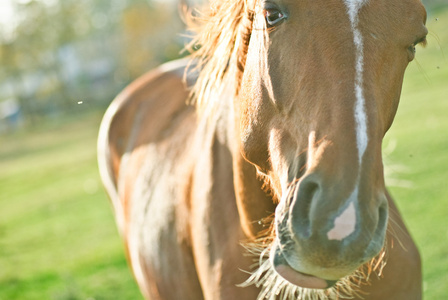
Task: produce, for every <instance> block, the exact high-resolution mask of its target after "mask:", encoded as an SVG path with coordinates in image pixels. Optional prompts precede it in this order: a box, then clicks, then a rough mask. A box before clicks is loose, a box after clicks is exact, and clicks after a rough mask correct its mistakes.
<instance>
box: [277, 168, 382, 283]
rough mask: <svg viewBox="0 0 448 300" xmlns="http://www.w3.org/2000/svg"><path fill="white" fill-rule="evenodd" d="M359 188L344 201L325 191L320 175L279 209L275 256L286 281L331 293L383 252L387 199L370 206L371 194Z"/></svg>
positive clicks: (287, 197) (285, 198)
mask: <svg viewBox="0 0 448 300" xmlns="http://www.w3.org/2000/svg"><path fill="white" fill-rule="evenodd" d="M359 189H360V190H358V187H357V188H356V189H355V190H354V191H353V192H352V193H351V195H350V194H349V195H350V196H348V198H347V197H345V198H346V199H342V198H341V199H340V198H338V197H337V196H335V195H331V193H329V192H328V190H330V191H335V190H336V189H335V188H334V187H329V188H328V187H327V189H326V190H325V189H324V187H323V185H322V184H320V182H319V180H318V178H317V177H316V176H305V177H304V178H303V179H302V180H301V181H299V183H298V184H294V185H291V187H290V188H289V189H288V191H287V193H286V195H283V197H282V200H281V201H280V203H279V205H278V206H277V208H276V212H275V230H276V239H275V241H274V244H273V246H272V248H271V252H270V260H271V263H272V266H273V268H274V269H275V270H276V272H277V273H278V274H279V275H280V276H281V277H283V278H284V279H286V280H287V281H289V282H290V283H293V284H295V285H297V286H300V287H304V288H313V289H326V288H330V287H332V286H333V285H335V284H336V282H337V281H338V280H340V279H341V278H344V277H346V276H350V275H351V274H353V272H354V271H356V270H357V269H358V268H359V267H360V266H362V265H363V264H365V263H367V262H368V261H370V260H371V259H372V258H374V257H375V256H376V255H377V254H378V253H379V252H380V251H381V249H382V248H383V245H384V239H385V233H386V228H387V219H388V213H387V211H388V207H387V200H386V197H385V196H384V194H381V193H378V194H379V196H378V197H376V198H375V199H373V200H371V199H370V198H371V197H373V196H370V198H369V199H367V200H369V201H366V199H365V197H366V196H365V195H366V192H368V191H366V190H365V189H362V187H359ZM360 191H362V192H363V194H362V195H363V196H361V192H360ZM372 194H373V193H367V195H372ZM331 200H333V201H331Z"/></svg>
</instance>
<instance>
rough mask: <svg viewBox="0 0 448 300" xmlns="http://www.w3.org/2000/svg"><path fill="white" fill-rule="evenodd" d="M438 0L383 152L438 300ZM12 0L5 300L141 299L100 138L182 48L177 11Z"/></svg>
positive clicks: (0, 162)
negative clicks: (124, 96) (106, 183)
mask: <svg viewBox="0 0 448 300" xmlns="http://www.w3.org/2000/svg"><path fill="white" fill-rule="evenodd" d="M0 1H4V0H0ZM425 2H426V5H427V8H428V11H429V15H428V28H429V30H430V35H429V37H428V42H429V44H428V46H427V47H426V48H425V49H423V48H421V47H418V48H417V52H418V53H417V60H416V61H414V62H412V63H411V65H410V66H409V68H408V71H407V73H406V78H405V83H404V87H403V94H402V102H401V104H400V108H399V111H398V115H397V117H396V120H395V123H394V125H393V126H392V129H391V130H390V132H389V133H388V134H387V136H386V139H385V149H384V153H385V160H386V161H387V169H386V171H387V177H388V183H389V185H391V186H392V187H391V191H392V194H393V195H394V197H395V198H396V199H397V202H398V205H399V207H400V209H401V211H402V213H403V216H404V218H405V220H406V222H407V224H408V225H409V228H410V230H411V232H412V234H413V236H414V238H415V240H416V242H417V244H418V245H419V247H420V250H421V253H422V256H423V261H424V289H425V291H424V292H425V299H430V300H439V299H440V300H443V299H446V295H447V294H448V226H447V225H448V221H447V216H448V188H447V179H448V155H447V153H448V118H447V113H448V96H447V95H448V30H447V28H448V5H447V3H446V1H445V0H433V1H425ZM0 4H1V3H0ZM13 4H14V6H15V7H16V15H15V18H14V20H15V23H14V24H15V26H9V27H3V26H2V27H0V300H10V299H57V300H68V299H72V300H77V299H91V300H93V299H96V300H100V299H141V295H140V293H139V291H138V288H137V287H136V284H135V283H134V280H133V278H132V275H131V273H130V272H129V269H128V266H127V264H126V261H125V256H124V253H123V247H122V244H121V241H120V239H119V237H118V234H117V231H116V229H115V223H114V220H113V215H112V210H111V208H110V205H109V203H108V200H107V197H106V195H105V193H104V192H103V190H102V188H101V184H100V181H99V177H98V171H97V166H96V153H95V151H96V148H95V143H96V136H97V131H98V126H99V122H100V119H101V115H102V113H103V111H104V109H105V107H106V106H107V105H108V103H109V102H110V101H111V99H112V98H113V97H114V95H116V94H117V93H118V91H119V90H120V89H121V88H122V87H123V86H125V85H126V84H127V83H129V82H130V81H131V80H132V79H134V78H136V77H137V76H139V75H140V74H142V73H144V72H145V71H146V70H148V69H150V68H152V67H154V66H155V65H157V64H159V63H161V62H163V61H165V60H169V59H172V58H175V57H177V56H178V55H179V54H178V53H179V50H180V49H181V48H182V46H183V44H184V40H183V38H182V37H181V36H180V35H178V33H179V32H182V31H183V27H182V23H181V22H180V20H179V18H178V17H177V6H176V4H175V3H174V2H172V1H155V0H153V1H146V0H127V1H126V0H77V1H75V0H41V1H37V0H31V1H26V0H17V1H13ZM11 99H13V100H11ZM5 102H6V103H14V102H17V103H18V104H19V105H18V107H19V109H18V111H19V116H17V115H16V118H15V119H14V118H12V117H11V116H10V115H9V116H7V117H5V116H3V118H2V117H1V111H2V109H1V107H2V106H1V103H5ZM80 102H82V103H81V104H78V103H80ZM16 107H17V105H16ZM6 111H8V109H6ZM9 111H11V109H9ZM4 115H5V114H4ZM17 120H19V121H17Z"/></svg>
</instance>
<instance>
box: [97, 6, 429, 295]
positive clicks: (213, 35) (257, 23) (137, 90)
mask: <svg viewBox="0 0 448 300" xmlns="http://www.w3.org/2000/svg"><path fill="white" fill-rule="evenodd" d="M425 19H426V12H425V9H424V7H423V6H422V4H421V2H420V1H419V0H312V1H299V0H269V1H268V0H266V1H264V0H263V1H262V0H216V1H213V4H212V6H211V9H210V10H209V11H208V13H206V14H205V15H202V16H201V22H200V23H199V25H198V26H196V27H195V29H196V30H197V36H196V39H195V40H194V42H193V43H194V44H195V45H199V47H196V48H198V50H196V52H195V53H193V57H196V59H194V60H193V63H192V64H195V65H196V66H193V67H192V68H190V70H196V71H195V72H193V71H192V72H189V73H188V75H187V76H186V81H183V74H184V72H185V69H186V65H187V62H186V61H178V62H174V63H170V64H167V65H163V66H161V67H160V68H158V69H156V70H154V71H152V72H150V73H148V74H147V75H145V76H143V77H142V78H140V79H138V80H137V81H136V82H134V83H133V84H131V85H130V86H129V87H127V88H126V89H125V90H124V91H123V92H122V93H121V94H120V95H119V96H118V97H117V99H115V100H114V102H113V103H112V105H111V106H110V108H109V109H108V111H107V112H106V115H105V117H104V120H103V123H102V125H101V130H100V136H99V165H100V172H101V175H102V179H103V182H104V184H105V186H106V189H107V191H108V193H109V195H110V197H111V199H112V203H113V206H114V209H115V215H116V219H117V223H118V227H119V230H120V232H121V234H122V236H123V239H124V241H125V245H126V250H127V254H128V259H129V262H130V265H131V266H132V270H133V272H134V274H135V278H136V280H137V282H138V284H139V286H140V289H141V291H142V293H143V294H144V296H145V297H146V298H147V299H176V300H177V299H194V300H196V299H336V298H342V297H353V298H355V299H360V298H364V299H378V300H379V299H381V300H384V299H393V300H399V299H406V300H410V299H421V266H420V257H419V253H418V251H417V248H416V246H415V244H414V242H413V241H412V239H411V237H410V235H409V233H408V231H407V230H406V227H405V225H404V224H403V221H402V218H401V217H400V215H399V213H398V211H397V208H396V206H395V205H394V202H393V200H392V199H391V197H390V195H389V194H388V192H387V190H386V188H385V183H384V175H383V164H382V154H381V144H382V139H383V136H384V134H385V133H386V131H387V130H388V128H389V127H390V125H391V124H392V121H393V118H394V115H395V112H396V109H397V106H398V102H399V97H400V92H401V86H402V80H403V74H404V71H405V69H406V66H407V65H408V63H409V62H410V61H411V60H413V58H414V55H415V45H417V44H419V43H424V42H425V36H426V34H427V30H426V28H425V25H424V24H425ZM184 82H186V84H185V83H184ZM188 87H192V94H191V95H192V96H191V99H193V100H194V101H195V105H187V104H186V103H187V102H188V101H187V100H188V99H190V96H189V95H190V90H189V88H188ZM241 245H244V247H243V246H241ZM386 260H387V264H385V262H386ZM245 271H246V272H245ZM249 271H250V273H249V274H248V272H249Z"/></svg>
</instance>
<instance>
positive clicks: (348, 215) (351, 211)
mask: <svg viewBox="0 0 448 300" xmlns="http://www.w3.org/2000/svg"><path fill="white" fill-rule="evenodd" d="M357 198H358V188H355V190H354V191H353V193H352V195H351V196H350V198H349V203H350V204H349V205H348V206H347V208H346V209H345V210H344V211H343V212H342V213H341V214H340V215H339V216H338V217H336V218H335V219H334V226H333V228H332V229H331V230H330V231H329V232H328V233H327V237H328V239H329V240H338V241H342V240H343V239H345V238H346V237H348V236H349V235H350V234H352V233H353V232H355V229H356V208H355V201H356V199H357Z"/></svg>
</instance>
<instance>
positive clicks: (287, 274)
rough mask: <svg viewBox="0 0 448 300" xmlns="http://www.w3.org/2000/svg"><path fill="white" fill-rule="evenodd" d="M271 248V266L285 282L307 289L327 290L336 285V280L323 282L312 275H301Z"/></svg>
mask: <svg viewBox="0 0 448 300" xmlns="http://www.w3.org/2000/svg"><path fill="white" fill-rule="evenodd" d="M276 248H277V247H273V249H272V250H271V255H270V258H271V264H272V266H273V268H274V270H275V272H276V273H277V274H278V275H279V276H280V277H282V278H283V279H285V280H286V281H288V282H290V283H292V284H294V285H296V286H299V287H302V288H308V289H328V288H331V287H333V286H334V285H336V283H337V282H338V281H337V280H325V279H322V278H319V277H316V276H313V275H308V274H305V273H302V272H300V271H298V270H296V269H294V268H292V267H291V266H290V265H289V263H288V262H287V260H286V258H285V257H284V256H283V254H282V252H281V250H280V249H278V248H277V249H276Z"/></svg>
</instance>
